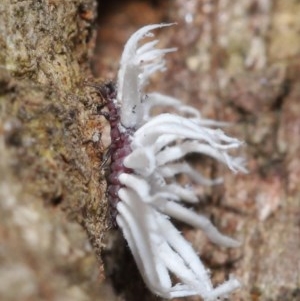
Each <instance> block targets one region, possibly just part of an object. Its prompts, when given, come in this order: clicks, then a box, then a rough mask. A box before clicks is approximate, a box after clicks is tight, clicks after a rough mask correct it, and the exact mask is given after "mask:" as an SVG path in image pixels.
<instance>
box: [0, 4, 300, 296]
mask: <svg viewBox="0 0 300 301" xmlns="http://www.w3.org/2000/svg"><path fill="white" fill-rule="evenodd" d="M97 12H98V23H96V22H95V18H96V14H97ZM299 14H300V4H299V1H293V0H287V1H280V0H275V1H271V0H239V1H231V0H214V1H213V0H211V1H201V0H189V1H187V0H174V1H150V0H149V1H146V0H145V1H138V0H131V1H129V0H128V1H124V0H123V1H121V0H119V1H118V0H114V1H109V3H108V1H99V3H98V10H97V8H96V3H95V1H92V0H81V1H80V0H69V1H68V0H65V1H54V0H42V1H34V0H31V1H30V0H27V1H9V0H3V1H1V4H0V112H1V117H0V154H1V160H0V171H1V172H0V249H1V252H0V299H1V300H124V301H125V300H126V301H135V300H136V301H137V300H160V299H159V298H157V297H155V296H153V295H152V294H151V293H149V292H148V291H147V289H146V288H145V286H144V284H143V281H142V280H141V279H140V276H139V274H138V272H137V270H136V267H135V263H134V262H133V259H132V257H131V255H130V253H129V251H128V248H127V247H126V243H125V242H124V241H123V239H122V237H121V235H120V234H119V233H118V232H117V231H110V232H108V228H109V221H108V220H107V218H106V217H107V205H106V199H105V197H104V191H105V185H106V184H105V180H104V178H105V177H104V174H105V168H104V167H103V166H102V165H101V163H102V157H103V153H105V149H106V147H107V145H108V142H107V141H106V136H107V132H108V130H109V128H108V126H107V122H106V121H105V118H104V117H103V116H101V115H99V105H101V99H100V98H99V96H98V95H97V94H96V93H95V90H94V89H93V88H92V87H89V86H87V85H86V84H90V83H94V82H96V81H97V80H96V79H95V78H94V77H102V78H103V79H104V80H114V79H115V75H116V71H117V69H118V61H119V57H120V54H121V52H122V49H123V45H124V43H125V41H126V40H127V38H128V37H129V35H130V34H131V33H132V32H134V31H135V30H136V29H138V28H140V27H141V26H143V25H146V24H149V23H159V22H177V23H178V24H177V25H176V26H174V27H173V28H169V29H165V30H160V31H157V36H158V38H159V39H160V40H161V43H162V44H163V45H166V46H170V47H173V46H175V47H178V48H179V50H178V51H177V53H174V54H171V55H169V56H168V71H167V72H165V73H164V74H162V75H159V76H157V77H155V78H154V79H153V82H152V84H151V85H152V87H151V88H153V89H155V90H157V91H162V92H165V93H168V94H171V95H174V96H175V97H178V98H181V99H184V100H185V101H186V102H189V103H190V104H192V105H194V106H195V107H197V108H199V110H200V111H201V113H202V114H203V116H205V117H207V118H216V119H218V120H225V121H230V122H232V124H233V126H232V127H230V128H228V129H226V130H227V131H229V132H230V133H231V134H232V135H235V136H237V137H239V138H240V139H244V140H245V142H246V145H245V147H244V149H243V151H244V153H245V156H246V157H247V159H248V162H249V164H248V168H249V171H250V173H249V174H248V175H232V174H230V172H228V171H227V170H226V169H223V168H221V167H220V166H211V164H208V165H207V166H206V167H205V168H206V170H207V172H208V173H210V174H211V175H212V176H214V175H216V174H218V175H223V176H224V179H225V183H224V185H222V186H218V187H215V188H214V189H213V190H209V189H206V190H203V188H201V187H199V192H200V193H202V196H203V197H202V199H203V202H202V203H201V204H199V206H198V208H197V210H199V212H203V213H204V214H206V215H208V216H210V217H211V218H212V220H213V221H214V223H215V224H216V225H217V226H218V227H219V228H220V229H221V230H222V231H223V232H225V233H228V234H229V235H231V236H233V237H236V238H238V239H240V240H241V241H242V242H243V245H242V247H241V248H239V249H235V250H226V249H220V248H218V247H216V246H214V245H211V244H210V243H209V242H208V241H207V240H206V238H205V237H204V236H203V234H202V233H201V231H197V230H194V229H190V228H184V227H182V228H181V230H182V231H183V232H184V234H185V236H186V237H187V238H188V239H189V240H190V241H192V243H193V245H194V246H195V248H196V249H197V250H198V251H199V254H200V256H201V258H202V259H203V260H204V261H205V264H206V265H207V267H209V268H210V269H211V271H212V274H213V276H214V278H213V281H214V283H216V284H217V283H219V282H221V281H223V279H224V278H226V277H228V275H229V274H230V273H232V274H235V275H237V277H238V278H239V279H240V280H241V282H242V283H243V288H242V289H240V290H239V291H237V292H236V293H235V294H234V295H233V296H231V297H230V300H233V301H235V300H236V301H238V300H244V301H248V300H254V301H256V300H262V301H277V300H286V301H297V300H299V299H300V253H299V250H300V189H299V187H300V186H299V178H300V159H299V153H300V139H299V137H300V101H299V99H300V82H299V78H300V42H299V31H300V18H299ZM96 35H97V43H95V42H96V39H95V38H96ZM93 53H94V55H93ZM90 62H92V64H91V66H92V71H93V75H92V73H91V71H90ZM192 159H193V158H192ZM201 164H202V162H201ZM102 260H103V261H104V267H103V265H102V262H101V261H102ZM104 277H106V280H103V278H104ZM16 288H18V289H16ZM112 288H114V289H115V292H113V290H112ZM184 300H199V298H185V299H184Z"/></svg>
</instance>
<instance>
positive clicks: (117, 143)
mask: <svg viewBox="0 0 300 301" xmlns="http://www.w3.org/2000/svg"><path fill="white" fill-rule="evenodd" d="M170 25H172V24H155V25H148V26H145V27H143V28H141V29H139V30H138V31H137V32H136V33H134V34H133V35H132V36H131V37H130V38H129V40H128V41H127V43H126V45H125V48H124V51H123V55H122V58H121V63H120V70H119V73H118V79H117V87H115V86H113V85H112V84H109V85H106V87H105V88H106V97H107V101H108V104H107V107H108V109H109V121H110V124H111V141H112V144H111V154H112V155H111V167H110V170H111V173H110V176H109V178H108V198H109V202H110V204H111V207H112V218H113V219H114V220H115V221H116V223H117V225H118V226H119V227H120V229H121V230H122V231H123V234H124V237H125V239H126V240H127V242H128V245H129V248H130V249H131V252H132V254H133V257H134V259H135V261H136V264H137V266H138V268H139V271H140V273H141V275H142V277H143V279H144V281H145V283H146V284H147V286H148V288H149V289H150V290H151V291H152V292H153V293H154V294H157V295H159V296H161V297H165V298H175V297H185V296H191V295H199V296H201V297H202V298H203V299H204V300H216V299H217V298H218V297H223V296H226V295H227V294H228V293H231V292H232V291H234V290H235V289H237V288H238V287H239V286H240V284H239V282H238V281H237V280H236V279H234V278H230V279H229V280H228V281H226V282H225V283H223V284H221V285H219V286H218V287H216V288H214V287H213V285H212V283H211V280H210V275H209V273H208V272H207V271H206V269H205V268H204V266H203V264H202V262H201V261H200V259H199V257H198V255H197V254H196V252H195V251H194V250H193V248H192V247H191V245H190V244H189V243H188V242H187V241H186V240H185V238H184V237H183V236H182V235H181V234H180V233H179V231H178V230H177V229H176V228H175V226H174V225H173V224H172V223H171V221H170V219H169V217H172V218H175V219H178V220H180V221H183V222H185V223H187V224H190V225H192V226H194V227H197V228H201V229H202V230H203V231H204V232H205V233H206V234H207V236H208V237H209V239H210V240H211V241H213V242H214V243H216V244H219V245H222V246H227V247H237V246H238V245H239V243H238V242H237V241H235V240H234V239H232V238H229V237H227V236H225V235H223V234H221V233H220V232H219V231H218V230H217V229H216V228H215V227H214V226H213V225H212V223H211V222H210V221H209V220H208V219H207V218H206V217H204V216H201V215H198V214H197V213H195V212H193V211H192V210H190V209H188V208H186V207H185V206H184V204H183V202H187V203H195V202H196V201H197V197H196V194H195V193H194V192H193V190H192V189H191V187H189V186H181V185H180V183H178V182H177V181H176V177H175V176H176V175H177V174H179V173H181V174H185V175H187V177H189V178H190V180H191V181H192V182H195V183H198V184H199V183H200V184H202V185H215V184H218V183H220V182H221V179H215V180H211V179H206V178H205V177H203V176H202V175H201V174H200V173H199V172H198V171H196V170H194V169H193V168H192V166H190V165H189V164H188V163H187V162H186V161H185V157H186V155H188V154H191V153H196V154H201V155H207V156H210V157H211V158H213V159H215V160H217V161H219V162H221V163H223V164H226V165H227V166H228V167H229V168H230V169H231V170H232V171H234V172H238V171H241V172H246V169H245V167H244V165H243V164H244V161H243V159H241V158H239V157H238V158H236V157H233V156H231V155H229V153H228V152H229V151H230V150H231V149H235V148H238V147H240V146H241V144H242V143H241V142H240V141H239V140H238V139H235V138H231V137H229V136H227V135H226V134H224V133H223V131H221V130H219V129H214V127H218V126H222V125H225V124H224V123H220V122H217V121H213V120H205V119H202V117H201V115H200V113H198V112H197V110H196V109H195V108H192V107H190V106H187V105H185V104H183V103H182V102H181V101H180V100H178V99H175V98H173V97H170V96H166V95H162V94H159V93H151V94H149V96H147V95H145V94H144V93H143V88H144V86H145V85H146V84H147V82H148V79H149V76H151V75H152V74H153V73H154V72H156V71H163V70H165V65H164V60H163V57H164V56H165V54H167V53H169V52H172V51H175V50H176V49H175V48H168V49H157V48H156V46H157V42H158V41H157V40H152V41H149V42H146V43H144V45H142V46H140V45H139V42H140V41H141V40H142V39H143V38H144V37H146V36H147V37H149V36H150V37H152V36H153V35H152V33H151V31H152V30H154V29H157V28H161V27H166V26H170ZM160 106H161V107H171V108H172V110H173V111H175V112H176V113H172V114H166V113H165V114H160V115H156V116H153V115H152V114H151V112H152V108H154V107H160ZM170 273H172V274H174V275H175V276H176V277H177V278H178V279H179V281H180V283H177V284H172V281H171V277H170Z"/></svg>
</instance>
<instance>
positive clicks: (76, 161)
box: [0, 0, 107, 300]
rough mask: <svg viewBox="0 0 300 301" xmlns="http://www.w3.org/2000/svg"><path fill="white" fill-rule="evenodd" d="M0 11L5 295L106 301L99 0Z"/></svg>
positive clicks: (0, 236) (0, 295)
mask: <svg viewBox="0 0 300 301" xmlns="http://www.w3.org/2000/svg"><path fill="white" fill-rule="evenodd" d="M0 16H1V17H0V66H1V67H0V104H1V106H0V110H1V120H0V145H1V146H0V152H1V173H0V178H1V179H0V185H1V186H0V196H1V197H0V198H1V202H0V243H1V258H0V266H1V267H0V279H1V280H0V299H1V300H94V299H96V298H97V299H98V300H101V296H104V295H103V293H104V289H103V287H102V288H101V285H100V277H101V276H102V272H101V266H102V264H101V262H100V255H99V254H100V248H101V244H102V241H103V238H102V236H103V233H104V232H105V229H106V228H107V223H106V208H107V206H106V202H105V198H104V193H103V192H104V190H105V184H104V183H103V172H101V170H100V164H101V156H102V152H103V145H102V144H101V141H100V139H99V138H100V133H101V132H102V128H103V125H102V122H103V117H101V116H99V115H97V114H95V112H96V111H97V105H98V104H99V103H101V100H100V99H99V97H98V96H97V95H96V94H95V92H94V91H93V89H91V88H89V87H87V86H86V85H85V82H88V81H90V80H91V74H90V70H89V57H90V54H91V52H92V50H93V46H94V36H95V35H94V33H93V32H94V31H93V30H94V29H93V28H94V27H93V22H94V19H95V17H96V3H95V1H92V0H88V1H78V0H74V1H69V0H66V1H50V0H49V1H48V0H45V1H35V0H32V1H11V0H7V1H6V0H5V1H1V4H0ZM80 225H81V226H80ZM82 226H83V227H82ZM84 229H85V230H86V231H84ZM87 234H88V235H87ZM88 236H89V237H90V241H89V239H88ZM90 242H92V245H93V247H94V248H92V247H91V244H90ZM95 254H98V256H95ZM104 299H105V298H104Z"/></svg>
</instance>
